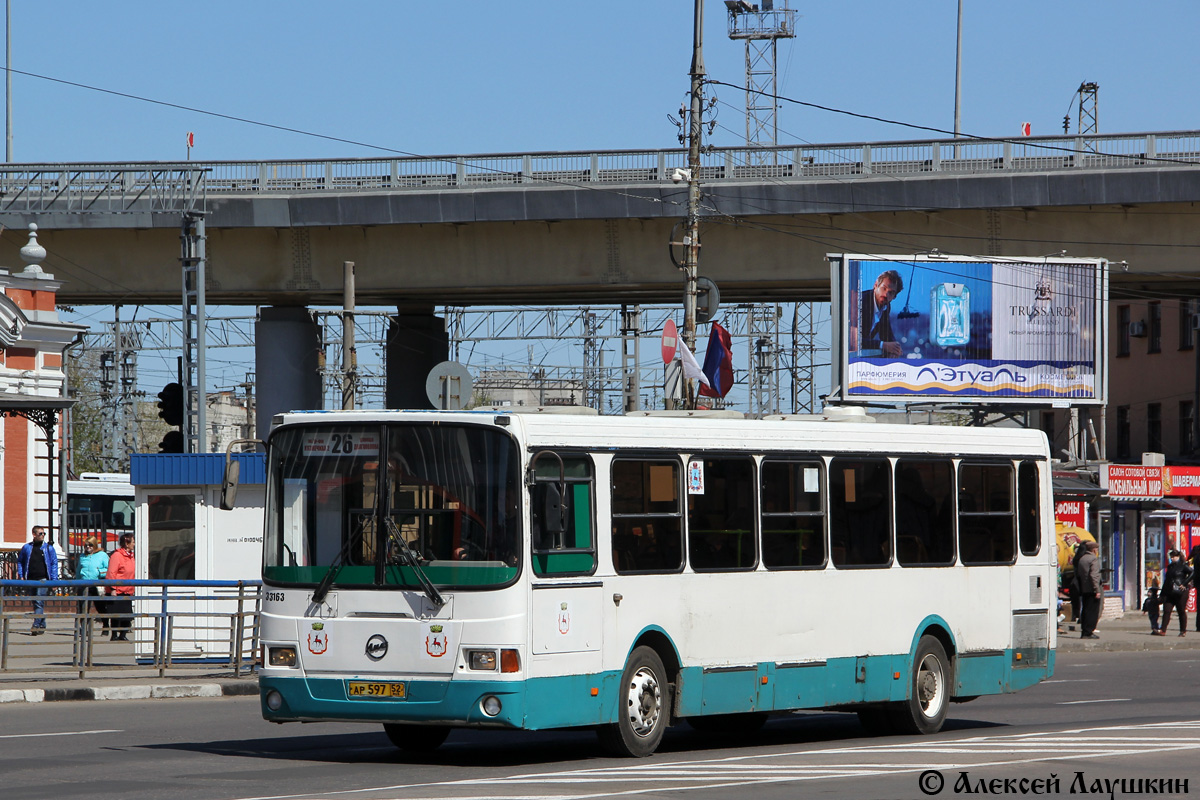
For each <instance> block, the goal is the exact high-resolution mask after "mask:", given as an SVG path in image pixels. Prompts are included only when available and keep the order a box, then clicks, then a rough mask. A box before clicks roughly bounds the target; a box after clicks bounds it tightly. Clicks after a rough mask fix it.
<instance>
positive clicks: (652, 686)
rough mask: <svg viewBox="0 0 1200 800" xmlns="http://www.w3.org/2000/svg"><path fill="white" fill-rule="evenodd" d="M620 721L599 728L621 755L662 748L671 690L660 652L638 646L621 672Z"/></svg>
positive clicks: (610, 748) (641, 754)
mask: <svg viewBox="0 0 1200 800" xmlns="http://www.w3.org/2000/svg"><path fill="white" fill-rule="evenodd" d="M617 706H618V707H617V721H616V722H615V723H613V724H611V725H605V726H603V727H601V728H599V729H597V731H596V732H597V735H598V736H599V738H600V745H601V746H602V747H603V748H604V749H605V750H607V751H608V752H610V753H612V754H613V755H618V756H631V757H633V758H642V757H644V756H648V755H650V754H651V753H653V752H654V751H655V750H657V749H658V744H659V742H661V741H662V737H663V733H664V732H665V731H666V730H667V725H668V723H669V722H670V719H671V691H670V686H669V685H668V683H667V671H666V668H665V667H663V663H662V659H661V658H659V657H658V653H656V652H654V650H653V649H651V648H649V647H638V648H636V649H634V651H633V653H631V654H630V656H629V661H628V662H626V664H625V671H624V672H623V673H621V686H620V691H619V692H618V694H617Z"/></svg>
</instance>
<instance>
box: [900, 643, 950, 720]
mask: <svg viewBox="0 0 1200 800" xmlns="http://www.w3.org/2000/svg"><path fill="white" fill-rule="evenodd" d="M949 667H950V662H949V660H948V659H947V658H946V650H945V648H943V647H942V643H941V642H939V641H938V640H937V637H935V636H930V635H928V634H926V635H925V636H922V637H921V639H920V641H918V642H917V652H916V655H915V657H914V658H913V671H912V675H911V676H910V680H911V681H912V683H911V684H910V685H909V687H908V688H909V692H908V699H907V700H905V701H904V702H902V703H897V704H896V705H895V706H894V707H893V709H892V714H891V717H892V724H893V725H894V726H895V728H896V730H897V731H899V732H902V733H917V734H931V733H937V732H938V731H939V730H941V729H942V723H943V722H945V721H946V710H947V709H948V708H949V705H950V684H949V675H950V668H949Z"/></svg>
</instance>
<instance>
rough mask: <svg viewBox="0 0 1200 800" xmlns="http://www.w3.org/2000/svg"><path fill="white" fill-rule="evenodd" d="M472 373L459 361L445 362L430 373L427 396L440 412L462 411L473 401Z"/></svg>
mask: <svg viewBox="0 0 1200 800" xmlns="http://www.w3.org/2000/svg"><path fill="white" fill-rule="evenodd" d="M471 389H472V384H471V373H469V372H467V368H466V367H464V366H463V365H462V364H460V363H458V362H457V361H443V362H442V363H440V364H438V365H437V366H436V367H434V368H433V369H431V370H430V371H429V377H428V378H426V379H425V396H426V397H428V398H429V402H430V403H433V407H434V408H436V409H438V410H439V411H460V410H462V409H463V408H466V405H467V402H468V401H469V400H470V399H471Z"/></svg>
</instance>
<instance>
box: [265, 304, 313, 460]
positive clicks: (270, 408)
mask: <svg viewBox="0 0 1200 800" xmlns="http://www.w3.org/2000/svg"><path fill="white" fill-rule="evenodd" d="M320 341H321V338H320V333H319V331H318V329H317V324H316V322H315V321H314V320H313V318H312V315H311V314H309V313H308V309H307V308H302V307H301V308H295V307H287V308H283V307H276V306H267V307H265V308H263V309H262V311H261V312H260V313H259V320H258V322H257V323H256V324H255V326H254V362H255V364H254V370H255V372H254V374H255V379H254V383H255V386H254V389H255V421H256V424H255V431H256V433H255V435H256V436H258V438H260V439H266V438H267V433H268V432H270V430H271V418H272V417H273V416H275V415H276V414H278V413H280V412H283V411H294V410H297V409H319V408H321V407H322V402H321V397H322V396H321V374H320V371H319V370H320V367H319V365H318V361H317V353H318V350H319V348H320Z"/></svg>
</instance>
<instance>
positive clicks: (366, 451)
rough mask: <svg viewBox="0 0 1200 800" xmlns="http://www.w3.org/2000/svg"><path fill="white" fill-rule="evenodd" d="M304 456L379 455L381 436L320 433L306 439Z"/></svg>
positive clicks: (352, 433)
mask: <svg viewBox="0 0 1200 800" xmlns="http://www.w3.org/2000/svg"><path fill="white" fill-rule="evenodd" d="M304 455H306V456H308V457H309V458H312V457H314V456H316V457H320V456H334V457H337V456H367V457H375V456H378V455H379V435H378V434H376V433H374V432H370V433H366V432H358V431H338V432H336V433H334V432H331V431H318V432H316V433H310V434H308V435H307V436H305V437H304Z"/></svg>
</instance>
